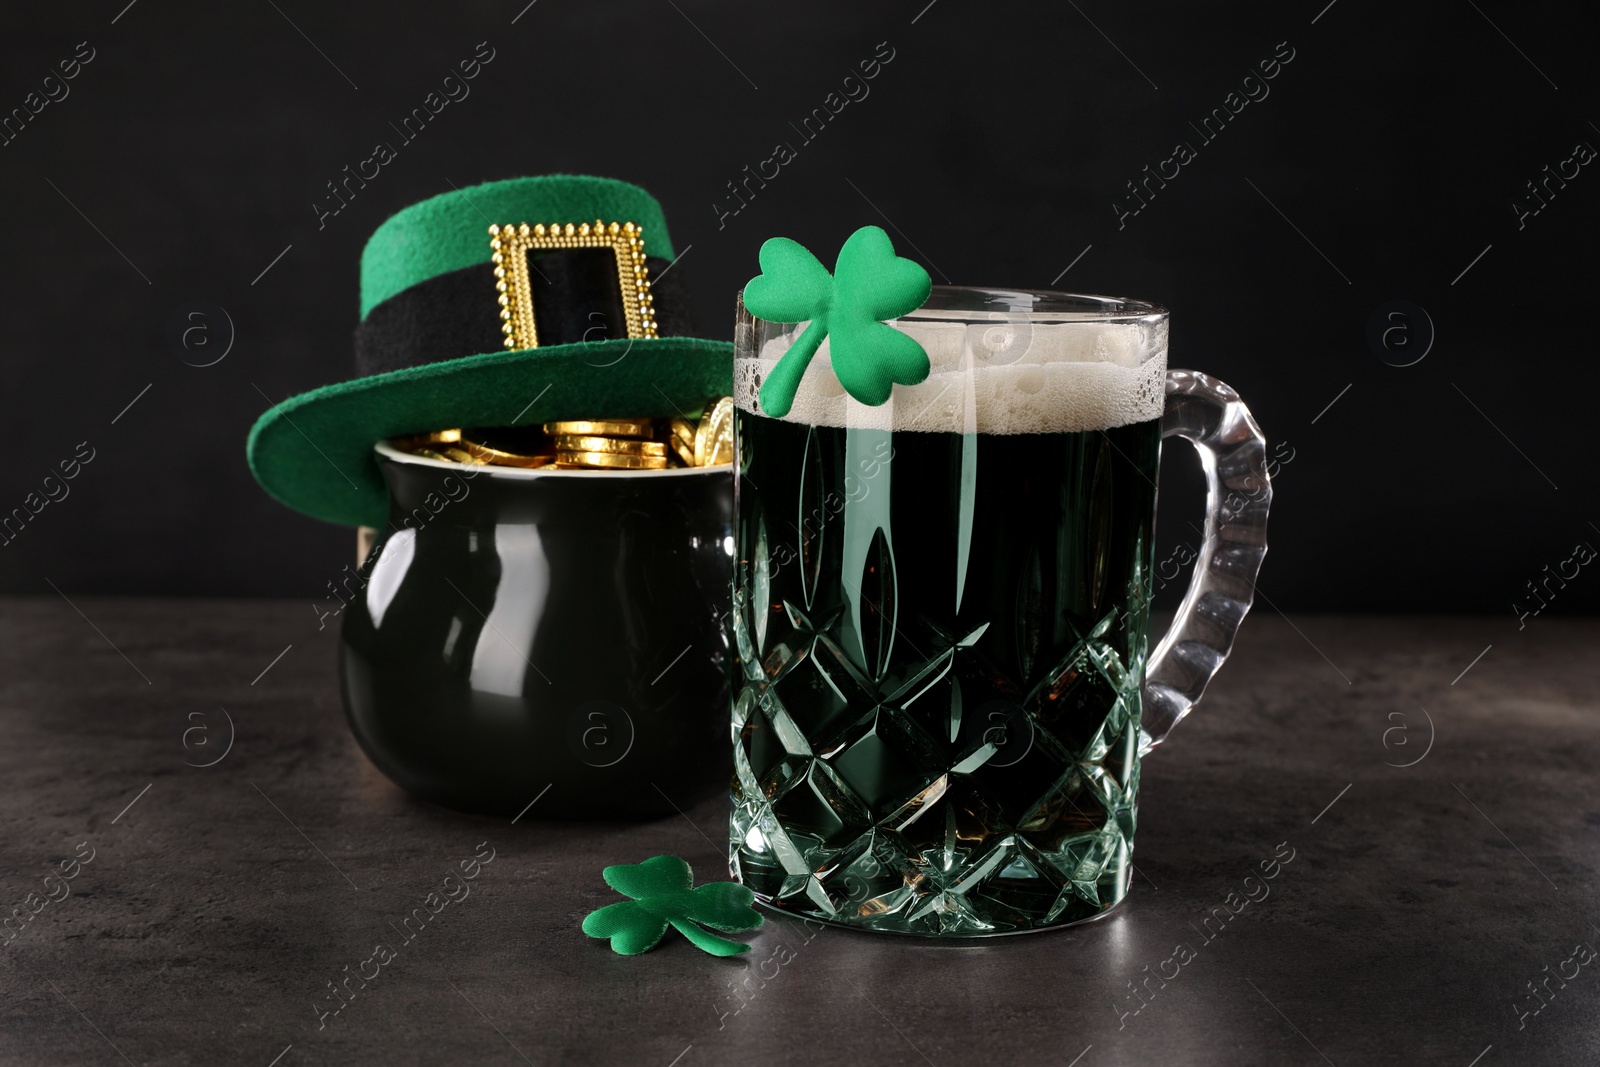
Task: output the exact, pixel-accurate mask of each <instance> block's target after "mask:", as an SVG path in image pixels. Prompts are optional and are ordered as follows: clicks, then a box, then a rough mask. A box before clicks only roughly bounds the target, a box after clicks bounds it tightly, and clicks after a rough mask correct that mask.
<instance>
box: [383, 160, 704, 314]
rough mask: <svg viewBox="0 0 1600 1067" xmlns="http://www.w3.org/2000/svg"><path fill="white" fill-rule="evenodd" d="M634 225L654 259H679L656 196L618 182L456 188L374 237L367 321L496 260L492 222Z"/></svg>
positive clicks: (556, 180) (548, 179) (557, 177)
mask: <svg viewBox="0 0 1600 1067" xmlns="http://www.w3.org/2000/svg"><path fill="white" fill-rule="evenodd" d="M595 219H601V220H604V221H605V222H632V223H634V224H635V225H638V226H642V227H644V250H645V254H646V255H650V256H660V257H661V258H662V259H668V260H670V259H672V240H671V238H670V237H668V236H667V221H666V217H665V216H664V215H663V214H662V213H661V205H660V204H658V203H656V200H655V197H653V196H651V195H650V194H649V193H647V192H645V191H644V190H643V189H641V188H639V187H638V186H637V185H629V184H628V183H627V182H621V181H617V180H616V179H614V178H591V177H587V176H585V175H578V174H550V175H545V176H542V177H537V178H510V179H507V180H505V181H498V182H485V183H483V184H482V185H474V186H470V187H468V188H466V189H460V190H454V189H453V190H451V191H450V192H448V193H441V194H439V195H438V196H435V197H432V198H430V199H427V200H424V201H422V202H421V203H419V204H412V205H411V206H410V207H408V208H406V209H405V210H403V211H400V212H398V213H396V214H395V215H393V216H391V217H390V218H389V219H388V220H387V221H386V222H384V223H383V225H381V226H379V227H378V228H377V230H376V231H374V232H373V234H372V237H371V238H370V239H369V240H368V241H367V246H366V248H365V249H364V250H363V251H362V253H361V317H362V318H363V319H364V318H366V317H367V312H369V311H371V310H372V308H373V307H374V305H376V304H379V303H381V302H382V301H384V300H387V299H389V297H391V296H393V295H394V294H396V293H398V292H400V291H401V290H403V289H409V288H410V287H411V286H413V285H416V284H417V283H418V282H422V281H427V280H428V279H429V278H433V277H436V276H437V275H440V274H445V273H447V272H449V271H453V270H460V269H461V268H462V267H470V266H472V265H473V264H474V263H487V262H489V256H490V250H489V224H490V223H497V224H500V225H504V224H506V223H522V222H526V223H528V224H530V225H531V224H533V223H536V222H543V223H550V222H593V221H594V220H595Z"/></svg>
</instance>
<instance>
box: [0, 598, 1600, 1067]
mask: <svg viewBox="0 0 1600 1067" xmlns="http://www.w3.org/2000/svg"><path fill="white" fill-rule="evenodd" d="M0 620H3V621H0V628H3V640H0V798H3V805H0V889H3V891H4V894H5V896H4V897H3V898H0V913H4V914H6V915H8V916H10V922H9V924H8V925H6V926H5V927H4V933H3V934H0V940H3V942H4V947H3V948H0V984H3V989H4V1001H3V1005H0V1063H5V1064H13V1063H16V1064H40V1063H85V1064H113V1063H124V1062H125V1063H129V1064H139V1065H144V1064H221V1063H229V1064H254V1065H259V1067H269V1065H272V1064H276V1065H278V1067H294V1065H298V1064H312V1063H383V1064H389V1063H430V1064H437V1063H462V1062H473V1063H506V1064H517V1063H524V1062H526V1063H531V1064H537V1065H540V1067H543V1065H546V1064H626V1065H628V1067H674V1065H675V1067H700V1065H706V1064H720V1063H740V1064H773V1065H777V1064H818V1063H846V1064H891V1065H893V1064H907V1065H915V1064H933V1065H938V1067H944V1065H946V1064H949V1065H952V1067H953V1065H957V1064H961V1065H971V1064H984V1065H987V1064H1010V1063H1027V1064H1035V1063H1038V1064H1058V1065H1061V1067H1067V1065H1073V1067H1097V1065H1102V1064H1192V1063H1193V1064H1210V1063H1219V1064H1220V1063H1226V1064H1322V1063H1331V1064H1339V1065H1341V1067H1342V1065H1345V1064H1389V1063H1397V1064H1423V1063H1426V1064H1452V1065H1459V1067H1468V1065H1470V1064H1477V1065H1479V1067H1497V1065H1500V1064H1508V1063H1519V1064H1522V1063H1528V1064H1566V1063H1571V1064H1580V1063H1584V1064H1592V1063H1595V1062H1597V1060H1600V966H1595V965H1593V964H1592V963H1591V962H1590V961H1591V960H1592V959H1593V957H1592V956H1591V952H1592V950H1591V949H1589V948H1588V946H1590V945H1600V928H1597V927H1596V925H1595V923H1596V921H1600V908H1596V907H1595V890H1596V888H1597V860H1600V781H1597V778H1596V773H1595V768H1596V767H1597V766H1600V698H1597V696H1596V693H1597V689H1600V655H1597V652H1600V622H1596V621H1586V620H1575V621H1546V620H1534V621H1533V622H1532V623H1531V624H1529V625H1528V627H1527V628H1526V629H1525V630H1520V631H1519V630H1518V629H1517V626H1516V622H1515V620H1512V619H1509V618H1507V619H1499V618H1466V619H1442V618H1391V619H1380V618H1355V617H1327V616H1324V617H1318V616H1306V617H1298V616H1296V617H1295V618H1293V619H1292V620H1289V619H1285V618H1284V617H1283V616H1281V615H1278V614H1275V613H1273V612H1272V611H1271V610H1260V611H1258V613H1257V614H1256V615H1255V616H1253V617H1252V618H1251V619H1250V620H1249V621H1248V623H1247V624H1246V625H1245V627H1244V631H1243V633H1242V635H1241V638H1240V641H1239V644H1238V647H1237V649H1236V651H1235V655H1234V657H1233V659H1232V660H1231V661H1230V662H1229V663H1228V665H1227V666H1226V667H1225V668H1224V670H1223V671H1222V673H1221V675H1219V677H1218V679H1217V681H1216V683H1215V684H1214V686H1213V688H1212V690H1211V692H1210V693H1209V694H1208V695H1207V697H1206V700H1205V701H1204V703H1203V704H1202V705H1201V707H1200V708H1199V710H1198V711H1197V712H1196V713H1195V714H1194V715H1193V716H1192V717H1191V718H1189V719H1188V720H1187V721H1185V722H1184V723H1183V724H1181V725H1180V726H1179V727H1178V729H1177V730H1176V731H1175V732H1174V733H1173V735H1172V737H1171V739H1170V740H1169V742H1168V743H1167V744H1166V745H1163V746H1162V747H1161V748H1159V749H1158V750H1157V751H1156V752H1155V753H1153V754H1152V755H1151V756H1150V757H1149V758H1148V759H1147V761H1146V764H1145V772H1144V776H1143V791H1142V796H1141V800H1142V804H1141V808H1140V813H1139V830H1138V851H1137V870H1138V877H1137V878H1136V879H1135V881H1134V888H1133V892H1132V895H1131V897H1130V899H1129V900H1128V901H1127V902H1126V903H1125V904H1124V905H1123V906H1122V907H1121V908H1120V909H1119V910H1118V911H1116V912H1114V913H1113V914H1112V915H1111V916H1110V917H1109V918H1107V919H1105V920H1103V921H1101V922H1098V923H1094V924H1090V925H1086V926H1081V927H1075V928H1070V929H1065V930H1059V931H1053V932H1047V933H1040V934H1034V935H1029V936H1025V937H1014V938H1003V939H996V940H990V941H981V942H958V943H944V944H940V943H931V942H923V941H915V940H906V939H900V938H891V937H884V936H875V935H870V934H861V933H852V932H842V931H836V930H832V929H822V928H811V927H808V926H805V925H802V924H800V923H797V922H794V921H792V920H789V919H787V918H774V919H773V920H771V921H769V922H768V923H767V924H766V925H765V926H764V927H763V928H762V929H761V930H759V931H757V932H755V933H754V934H751V935H743V936H747V937H748V938H749V939H750V940H751V941H752V943H753V945H754V948H753V950H752V951H751V952H750V953H749V954H748V955H747V956H745V957H741V958H736V959H731V960H719V959H713V958H711V957H708V956H705V955H703V954H701V953H700V952H698V951H696V950H695V949H693V948H692V947H691V946H690V945H689V944H688V943H687V942H685V941H683V940H682V939H681V938H675V939H673V940H670V941H668V942H665V943H664V944H663V946H662V947H661V948H659V949H657V950H656V951H654V952H652V953H649V954H647V955H644V956H639V957H632V958H625V957H621V956H617V955H614V954H612V953H611V951H610V950H609V949H608V948H607V947H606V945H605V944H604V943H603V942H599V941H593V940H591V939H589V938H587V937H585V936H584V935H583V934H582V933H581V932H580V931H579V928H578V927H579V923H580V922H581V920H582V918H583V916H584V915H585V914H586V913H587V912H589V911H590V910H592V909H594V908H596V907H598V906H600V905H602V904H604V903H608V902H610V901H612V900H614V899H617V898H616V897H615V895H614V894H613V893H611V892H610V891H609V890H608V889H607V888H606V887H605V885H604V884H603V883H602V881H601V879H600V869H601V867H603V866H605V865H607V864H611V863H621V862H637V861H638V860H641V859H643V858H645V857H647V856H651V855H655V854H658V853H662V852H675V853H677V854H679V855H681V856H683V857H685V858H686V859H688V860H689V861H690V862H691V863H692V864H694V865H695V867H696V871H697V875H698V876H700V877H704V878H713V877H726V875H725V871H726V867H725V862H726V859H725V846H724V843H723V840H724V831H723V825H724V820H725V819H726V815H727V805H726V803H725V802H724V801H721V800H712V801H707V802H704V803H700V804H697V805H693V806H691V807H688V808H687V809H686V810H685V811H684V813H683V814H682V816H674V817H672V818H668V819H665V820H660V821H653V822H648V823H643V824H631V825H630V824H615V823H607V824H581V823H549V822H541V821H539V820H538V819H537V817H536V816H537V806H535V807H534V809H533V810H531V811H530V812H528V814H527V815H526V816H524V817H523V818H522V819H521V820H520V821H518V822H516V823H515V824H513V823H512V821H511V820H510V819H489V818H483V817H478V816H471V815H463V814H458V813H454V812H450V811H446V810H442V809H439V808H435V807H431V806H428V805H425V804H421V803H418V802H416V801H413V800H411V799H409V798H408V797H407V796H406V795H405V794H403V793H402V792H400V791H399V790H398V789H396V788H395V787H394V786H393V785H391V784H390V783H389V782H388V781H387V780H386V779H385V778H384V777H383V776H382V775H381V774H379V773H378V772H377V771H376V770H375V769H374V768H373V766H372V765H371V764H370V763H369V762H368V761H367V760H366V758H365V757H364V756H363V755H362V753H361V752H360V750H359V749H358V748H357V746H356V743H355V741H354V740H353V739H352V737H351V735H350V733H349V732H348V730H347V729H346V727H345V723H344V718H343V713H342V711H341V710H340V707H339V699H338V692H337V686H336V663H335V646H336V641H337V638H336V635H335V634H334V632H333V630H332V628H331V626H330V627H329V628H328V629H326V630H322V631H320V632H319V631H318V629H317V627H316V625H315V623H316V619H315V617H314V615H313V613H312V612H309V611H307V608H306V605H305V604H304V603H300V602H294V603H285V602H224V601H156V600H110V599H91V598H81V599H76V600H74V601H72V602H68V601H66V600H65V599H64V598H56V599H49V600H31V599H19V600H8V601H5V602H3V603H0ZM285 646H290V647H288V648H287V651H285ZM1486 646H1488V647H1487V650H1486ZM280 653H281V655H280ZM275 657H277V658H275ZM224 710H225V711H226V716H224V715H223V714H222V712H223V711H224ZM229 720H231V723H232V724H233V731H232V732H233V743H232V746H231V748H226V749H225V748H224V743H225V742H226V740H227V736H228V733H229V730H228V725H227V723H228V721H229ZM194 729H199V730H200V731H201V732H200V733H189V734H187V735H186V734H185V731H189V730H194ZM202 742H204V743H202ZM206 744H209V745H210V746H211V747H209V748H207V747H205V745H206ZM224 751H225V752H226V754H225V755H222V756H221V758H220V760H219V761H217V762H215V763H214V764H213V765H211V766H204V767H201V766H193V765H192V764H195V763H201V762H209V761H211V760H213V759H216V758H217V756H218V755H219V754H221V753H223V752H224ZM475 854H478V855H481V856H485V857H489V856H492V859H491V860H490V861H489V862H488V863H487V864H484V865H482V866H481V867H480V868H478V870H479V874H478V877H477V878H476V879H474V880H473V881H472V882H471V883H470V893H469V895H467V896H465V897H462V898H460V899H458V900H456V901H455V902H454V903H450V904H448V905H446V906H444V907H443V910H442V911H440V912H439V913H438V914H437V915H436V916H435V917H434V919H433V920H432V921H431V922H430V923H429V925H428V927H427V929H426V932H425V933H423V934H421V935H417V936H415V939H414V940H413V941H410V942H404V943H402V942H400V939H399V938H398V937H397V936H396V930H395V925H394V924H395V923H397V922H398V921H399V920H400V919H401V917H402V916H404V915H405V914H407V913H408V912H410V910H411V909H412V908H414V907H416V906H418V905H419V904H421V903H422V902H423V901H424V900H425V899H426V898H427V896H428V894H429V893H430V892H433V891H435V890H438V889H439V888H440V887H441V886H442V885H443V884H444V879H445V877H446V876H447V875H449V874H451V873H453V872H456V871H457V870H458V868H459V864H460V862H461V861H462V860H463V859H467V860H470V859H471V857H473V856H474V855H475ZM1275 855H1276V856H1278V857H1280V858H1281V857H1284V856H1288V857H1291V858H1289V859H1288V860H1287V862H1285V863H1283V864H1282V865H1281V867H1279V868H1278V870H1277V874H1276V877H1275V878H1273V879H1272V880H1271V881H1269V882H1260V881H1253V882H1251V883H1248V884H1247V883H1246V882H1245V879H1246V877H1247V876H1249V875H1251V874H1253V873H1256V872H1257V871H1258V869H1259V864H1260V863H1261V861H1263V860H1271V859H1272V858H1273V857H1274V856H1275ZM91 857H92V858H91ZM63 871H66V872H71V873H73V874H74V875H75V877H73V878H72V879H71V880H70V881H62V880H60V878H59V874H60V872H63ZM52 872H57V874H58V877H56V878H50V879H48V880H47V876H48V875H50V874H51V873H52ZM1247 889H1248V890H1249V893H1250V895H1249V896H1248V897H1247V896H1245V895H1244V894H1245V893H1246V890H1247ZM1263 892H1265V893H1266V895H1264V896H1263V895H1262V894H1263ZM30 894H32V895H31V896H30ZM1230 894H1231V896H1230ZM1218 909H1220V910H1218ZM1223 916H1226V917H1227V918H1226V921H1224V919H1223V918H1222V917H1223ZM1208 918H1210V919H1211V922H1209V923H1207V922H1206V920H1207V919H1208ZM378 943H386V944H391V945H393V944H396V943H400V944H401V948H400V949H399V950H398V951H396V952H395V953H394V958H392V959H391V960H390V961H389V962H388V964H387V965H385V966H383V967H382V968H381V970H380V971H379V974H378V977H377V978H375V979H373V980H372V981H370V982H368V983H367V985H366V987H365V988H364V989H359V992H358V993H357V994H356V997H355V999H353V1000H351V1001H350V1002H349V1003H348V1004H347V1005H346V1006H345V1008H344V1010H343V1011H341V1012H340V1013H339V1014H338V1015H336V1016H328V1017H319V1012H318V1009H317V1007H316V1006H315V1005H316V1004H317V1003H323V1004H326V1003H327V1000H326V999H325V998H327V997H328V996H329V994H328V983H329V982H331V981H339V980H342V979H343V978H344V977H346V976H347V975H348V974H349V973H350V971H354V970H356V969H358V968H360V967H361V965H362V962H363V961H365V960H367V959H368V958H369V957H371V956H372V955H373V950H374V946H375V945H376V944H378ZM1179 946H1182V948H1183V951H1179ZM1586 964H1587V965H1586ZM346 968H349V969H350V971H347V970H346ZM1158 974H1160V975H1164V976H1166V977H1152V976H1154V975H1158ZM1135 984H1137V986H1138V990H1139V992H1138V993H1136V992H1135V989H1134V987H1135ZM1535 986H1536V987H1537V992H1535V988H1534V987H1535ZM352 988H357V987H356V986H355V985H354V984H353V985H352Z"/></svg>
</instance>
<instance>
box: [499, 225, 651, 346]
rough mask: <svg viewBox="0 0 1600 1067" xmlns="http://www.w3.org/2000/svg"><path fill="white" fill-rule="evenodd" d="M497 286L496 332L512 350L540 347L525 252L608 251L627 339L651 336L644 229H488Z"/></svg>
mask: <svg viewBox="0 0 1600 1067" xmlns="http://www.w3.org/2000/svg"><path fill="white" fill-rule="evenodd" d="M489 247H490V248H491V249H492V250H493V252H494V255H493V259H494V277H495V288H496V289H497V290H499V292H500V331H501V332H502V333H504V334H505V335H506V338H505V344H506V347H507V348H509V349H512V350H513V351H516V350H520V349H524V348H538V347H539V328H538V323H537V322H535V320H534V314H533V288H532V285H531V284H530V282H529V279H528V273H529V266H530V264H529V258H528V253H529V251H531V250H533V249H552V248H609V249H611V250H612V252H614V253H615V254H616V257H617V287H618V289H619V290H620V292H621V293H622V315H623V319H624V321H625V322H626V324H627V328H628V336H629V337H655V336H657V334H656V318H655V306H654V304H653V302H652V299H651V296H650V272H649V268H647V267H646V266H645V262H644V230H643V229H641V228H640V227H638V226H635V225H634V224H633V223H631V222H611V223H607V222H602V221H601V220H599V219H595V220H594V222H593V223H588V222H583V223H576V224H574V223H571V222H568V223H559V222H552V223H551V224H550V225H548V226H546V225H544V224H542V223H541V224H537V225H533V226H529V225H528V224H527V223H526V222H524V223H521V224H518V225H510V224H508V225H505V226H498V225H496V226H490V227H489Z"/></svg>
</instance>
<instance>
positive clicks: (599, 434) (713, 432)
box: [391, 396, 733, 471]
mask: <svg viewBox="0 0 1600 1067" xmlns="http://www.w3.org/2000/svg"><path fill="white" fill-rule="evenodd" d="M391 443H392V444H393V445H394V446H395V447H397V448H399V449H401V450H402V451H405V452H410V453H411V454H412V455H417V456H425V457H427V458H428V459H437V460H443V461H445V462H447V463H465V464H472V465H475V466H492V467H522V468H524V469H536V468H540V467H546V468H550V467H553V468H559V469H562V470H628V471H652V470H665V469H667V468H669V467H715V466H720V465H722V464H725V463H731V462H733V398H732V397H726V396H725V397H722V398H721V399H719V400H717V401H716V402H714V403H712V404H710V405H709V406H708V407H707V408H706V410H705V413H704V414H703V415H701V416H700V418H699V419H684V418H672V419H647V418H640V419H569V420H564V421H561V422H547V423H545V424H544V425H543V426H542V427H538V426H532V427H516V428H510V429H500V430H492V429H491V430H473V429H465V430H436V431H434V432H432V433H419V434H410V435H407V436H404V437H397V438H395V439H394V440H393V441H392V442H391Z"/></svg>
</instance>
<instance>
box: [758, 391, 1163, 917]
mask: <svg viewBox="0 0 1600 1067" xmlns="http://www.w3.org/2000/svg"><path fill="white" fill-rule="evenodd" d="M1158 410H1159V409H1158ZM793 418H794V416H791V419H793ZM1160 427H1161V424H1160V419H1159V418H1151V419H1148V420H1145V421H1138V422H1133V423H1131V424H1127V425H1120V426H1115V427H1110V428H1106V429H1103V430H1099V429H1096V430H1089V431H1085V432H1061V433H967V434H963V433H941V432H925V431H906V430H898V431H892V430H886V429H866V428H844V427H838V426H822V425H809V424H807V423H805V422H802V421H798V420H796V421H781V420H775V419H771V418H767V417H764V416H761V415H757V414H753V413H751V412H750V411H747V410H741V411H739V413H738V415H737V419H736V432H737V436H738V456H739V459H738V470H737V473H736V482H735V495H736V512H737V516H736V522H737V524H738V528H737V546H738V547H737V557H738V558H737V560H736V565H735V566H736V571H735V580H734V600H733V608H734V610H733V626H732V639H733V641H734V643H735V652H736V655H735V656H734V657H733V664H734V666H733V670H734V672H735V677H734V678H733V694H734V719H733V722H734V730H735V755H734V760H735V781H734V797H733V799H734V812H733V823H732V843H731V849H732V852H731V859H732V864H733V867H734V870H735V872H736V874H737V875H738V876H739V877H740V878H741V880H742V881H743V882H744V883H745V884H746V885H748V886H750V888H752V889H753V890H755V892H756V893H757V894H758V895H759V896H761V897H762V898H763V899H765V900H766V901H767V902H768V903H770V904H772V905H773V906H776V907H779V908H782V909H785V910H790V911H793V912H796V913H800V914H804V915H806V916H809V917H813V918H818V919H822V920H825V921H831V922H838V923H843V924H847V925H853V926H865V927H869V928H873V929H880V930H889V931H896V932H904V933H919V934H930V935H940V934H942V935H982V934H990V933H1005V932H1013V931H1020V930H1027V929H1032V928H1035V927H1040V926H1047V925H1058V924H1061V923H1066V922H1072V921H1076V920H1080V919H1084V918H1089V917H1093V916H1094V915H1097V914H1099V913H1101V912H1103V911H1105V910H1106V909H1107V908H1109V907H1110V906H1111V905H1113V904H1115V903H1116V902H1117V901H1118V900H1120V899H1121V898H1122V896H1123V895H1124V893H1125V892H1126V891H1127V885H1128V881H1127V880H1128V876H1129V864H1128V857H1129V855H1130V853H1131V848H1132V837H1133V824H1134V817H1135V809H1136V792H1137V788H1138V755H1137V752H1138V744H1139V740H1138V739H1139V715H1140V703H1139V700H1140V685H1141V682H1142V679H1143V673H1144V658H1145V655H1146V638H1147V635H1146V627H1147V617H1148V606H1149V605H1148V589H1149V584H1150V570H1151V566H1152V544H1153V537H1152V528H1153V522H1154V511H1155V496H1156V491H1155V479H1156V470H1157V464H1158V460H1159V455H1160V444H1161V428H1160Z"/></svg>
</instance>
